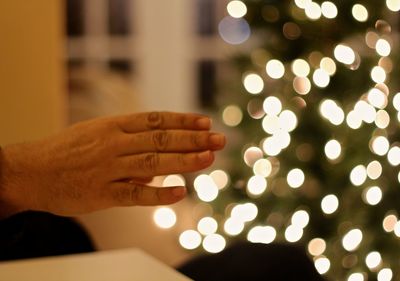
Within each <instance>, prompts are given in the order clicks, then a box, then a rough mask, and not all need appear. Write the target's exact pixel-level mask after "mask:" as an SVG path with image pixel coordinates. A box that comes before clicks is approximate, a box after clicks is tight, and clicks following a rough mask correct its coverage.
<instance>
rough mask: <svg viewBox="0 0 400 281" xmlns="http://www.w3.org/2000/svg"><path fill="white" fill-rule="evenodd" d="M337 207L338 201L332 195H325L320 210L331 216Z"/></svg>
mask: <svg viewBox="0 0 400 281" xmlns="http://www.w3.org/2000/svg"><path fill="white" fill-rule="evenodd" d="M338 207H339V199H338V198H337V196H336V195H334V194H329V195H326V196H325V197H324V198H323V199H322V201H321V209H322V211H323V212H324V213H325V214H327V215H330V214H333V213H334V212H336V210H337V209H338Z"/></svg>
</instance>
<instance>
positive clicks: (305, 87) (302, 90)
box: [293, 77, 311, 95]
mask: <svg viewBox="0 0 400 281" xmlns="http://www.w3.org/2000/svg"><path fill="white" fill-rule="evenodd" d="M293 89H294V90H295V91H296V93H298V94H299V95H307V94H308V93H309V92H310V91H311V82H310V80H309V79H308V78H307V77H295V78H294V79H293Z"/></svg>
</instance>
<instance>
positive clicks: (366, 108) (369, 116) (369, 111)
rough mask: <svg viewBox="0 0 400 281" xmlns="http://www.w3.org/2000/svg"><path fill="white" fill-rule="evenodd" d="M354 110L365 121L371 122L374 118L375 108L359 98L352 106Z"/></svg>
mask: <svg viewBox="0 0 400 281" xmlns="http://www.w3.org/2000/svg"><path fill="white" fill-rule="evenodd" d="M354 111H355V112H356V114H357V115H359V116H360V117H361V120H363V121H364V122H366V123H369V124H371V123H373V122H374V121H375V118H376V110H375V108H374V107H373V106H372V105H370V104H369V103H367V102H366V101H363V100H360V101H358V102H357V103H356V104H355V106H354Z"/></svg>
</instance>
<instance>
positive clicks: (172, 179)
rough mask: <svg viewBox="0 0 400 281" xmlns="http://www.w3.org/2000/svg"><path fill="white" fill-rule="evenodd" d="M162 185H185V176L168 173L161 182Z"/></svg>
mask: <svg viewBox="0 0 400 281" xmlns="http://www.w3.org/2000/svg"><path fill="white" fill-rule="evenodd" d="M162 185H163V186H164V187H167V186H185V185H186V182H185V178H184V177H183V176H182V175H169V176H166V177H165V179H164V181H163V184H162Z"/></svg>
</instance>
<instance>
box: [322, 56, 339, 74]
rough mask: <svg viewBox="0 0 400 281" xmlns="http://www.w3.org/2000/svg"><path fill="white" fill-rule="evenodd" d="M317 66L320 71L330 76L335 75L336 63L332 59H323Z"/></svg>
mask: <svg viewBox="0 0 400 281" xmlns="http://www.w3.org/2000/svg"><path fill="white" fill-rule="evenodd" d="M319 66H320V67H321V69H322V70H324V71H325V72H326V73H328V74H329V75H330V76H332V75H333V74H335V72H336V63H335V61H334V60H333V59H331V58H328V57H324V58H323V59H322V60H321V62H320V64H319Z"/></svg>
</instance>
